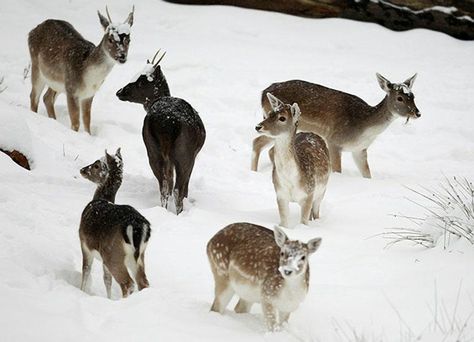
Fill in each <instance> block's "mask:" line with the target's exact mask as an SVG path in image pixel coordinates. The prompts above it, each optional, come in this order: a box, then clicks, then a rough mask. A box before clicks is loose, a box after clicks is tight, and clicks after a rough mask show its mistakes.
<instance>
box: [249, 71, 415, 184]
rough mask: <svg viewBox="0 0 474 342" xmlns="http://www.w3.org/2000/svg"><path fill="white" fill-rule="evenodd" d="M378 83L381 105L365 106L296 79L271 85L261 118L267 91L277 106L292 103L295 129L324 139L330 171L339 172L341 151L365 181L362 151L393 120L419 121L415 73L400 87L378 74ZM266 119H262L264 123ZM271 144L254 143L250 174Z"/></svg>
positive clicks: (260, 139)
mask: <svg viewBox="0 0 474 342" xmlns="http://www.w3.org/2000/svg"><path fill="white" fill-rule="evenodd" d="M376 76H377V81H378V83H379V85H380V87H381V88H382V90H383V91H385V97H384V98H383V100H382V101H381V102H380V103H379V104H377V105H375V106H370V105H369V104H367V103H366V102H365V101H364V100H362V99H361V98H359V97H357V96H355V95H351V94H348V93H344V92H342V91H339V90H335V89H331V88H327V87H324V86H322V85H319V84H314V83H310V82H306V81H301V80H291V81H286V82H281V83H274V84H272V85H270V86H269V87H268V88H266V89H265V90H263V92H262V98H261V104H262V108H263V110H264V113H267V112H268V111H269V110H270V109H271V103H270V101H269V100H268V99H267V97H266V96H265V94H266V93H268V92H271V93H272V94H274V95H275V96H277V97H278V98H280V99H281V100H282V101H285V102H290V101H291V102H297V103H298V104H299V106H300V108H301V112H302V115H301V120H300V123H299V127H298V128H299V130H301V131H307V132H314V133H316V134H318V135H320V136H321V137H323V138H324V139H325V140H326V142H327V144H328V148H329V154H330V159H331V165H332V171H333V172H338V173H341V171H342V168H341V152H342V151H349V152H352V157H353V159H354V161H355V164H356V166H357V168H358V169H359V171H360V173H361V174H362V176H363V177H364V178H371V177H372V176H371V172H370V168H369V164H368V161H367V149H368V148H369V146H370V145H371V144H372V143H373V142H374V140H375V138H377V136H378V135H379V134H380V133H382V132H383V131H384V130H385V129H386V128H387V127H388V126H389V125H390V124H391V123H392V122H393V121H394V120H395V119H396V118H404V119H406V123H408V120H409V119H417V118H419V117H420V116H421V114H420V111H419V110H418V108H417V107H416V105H415V95H414V94H413V92H412V87H413V83H414V81H415V79H416V76H417V74H415V75H413V76H412V77H410V78H408V79H407V80H406V81H404V82H402V83H392V82H390V81H389V80H388V79H386V78H385V77H383V76H382V75H380V74H379V73H377V74H376ZM265 117H266V114H264V118H265ZM272 142H273V139H272V138H271V137H268V136H259V137H257V138H255V139H254V141H253V147H252V148H253V152H252V163H251V170H253V171H257V168H258V160H259V156H260V153H261V151H262V149H263V148H265V147H266V146H268V145H270V144H271V143H272Z"/></svg>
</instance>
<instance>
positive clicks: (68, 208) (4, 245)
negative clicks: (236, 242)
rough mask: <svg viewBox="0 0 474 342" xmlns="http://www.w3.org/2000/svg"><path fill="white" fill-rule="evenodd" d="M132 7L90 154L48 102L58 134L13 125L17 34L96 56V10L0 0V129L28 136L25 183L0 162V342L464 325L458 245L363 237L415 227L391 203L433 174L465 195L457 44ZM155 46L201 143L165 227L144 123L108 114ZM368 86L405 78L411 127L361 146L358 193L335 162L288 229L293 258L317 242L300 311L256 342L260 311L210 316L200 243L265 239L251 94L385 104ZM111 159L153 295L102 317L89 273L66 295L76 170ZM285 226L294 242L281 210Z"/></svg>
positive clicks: (269, 200)
mask: <svg viewBox="0 0 474 342" xmlns="http://www.w3.org/2000/svg"><path fill="white" fill-rule="evenodd" d="M135 5H136V13H135V24H134V26H133V27H132V43H131V47H130V53H129V60H128V62H127V63H126V64H125V65H117V66H115V67H114V69H113V70H112V72H111V74H110V75H109V76H108V78H107V79H106V81H105V83H104V85H103V87H102V88H101V90H100V91H99V93H98V94H97V96H96V97H95V99H94V104H93V108H92V131H93V135H92V136H89V135H88V134H86V133H84V132H83V131H81V132H79V133H75V132H73V131H71V130H70V129H69V124H70V123H69V117H68V114H67V108H66V103H65V97H64V96H60V97H59V99H58V102H57V113H58V120H57V121H54V120H51V119H48V117H47V115H46V111H45V108H44V106H43V104H41V105H40V112H39V114H34V113H31V112H30V111H29V91H30V84H29V79H27V80H26V81H25V80H23V69H24V68H25V67H26V66H27V64H28V62H29V56H28V51H27V45H26V36H27V33H28V31H29V30H31V29H32V28H33V27H34V26H35V25H37V24H38V23H40V22H41V21H43V20H44V19H46V18H60V19H64V20H68V21H70V22H71V23H72V24H73V25H74V26H75V27H76V29H78V30H79V32H81V33H82V34H83V35H84V36H85V37H86V38H87V39H90V40H91V41H93V42H95V43H97V42H98V41H99V40H100V38H101V30H102V29H101V27H100V25H99V21H98V18H97V15H96V10H97V9H100V10H103V9H104V8H105V3H98V2H96V1H92V0H85V1H78V0H70V1H68V2H64V1H60V0H51V1H47V2H43V3H42V4H41V6H40V5H39V3H37V2H36V1H29V0H16V1H14V0H3V1H2V5H1V7H2V10H1V13H0V19H1V22H2V26H3V27H4V29H2V30H0V40H1V41H2V42H3V47H4V48H3V49H1V50H0V75H3V76H4V77H5V81H4V82H5V84H6V85H7V86H8V88H7V89H6V90H5V91H4V92H3V93H1V94H0V112H2V113H6V114H5V115H2V118H3V117H8V115H10V116H11V115H15V116H18V117H20V118H21V119H20V120H22V121H25V122H26V124H27V126H28V127H29V130H30V137H29V138H28V139H29V140H31V141H30V142H29V143H28V146H30V148H31V154H32V157H33V165H32V166H33V170H32V171H31V172H28V171H25V170H23V169H20V168H18V167H17V166H16V165H14V164H13V163H12V162H11V161H10V159H9V158H8V157H6V156H5V155H3V154H0V227H1V228H0V322H1V326H2V334H1V335H2V338H1V339H2V341H30V340H37V341H46V340H48V341H96V340H99V339H101V340H105V341H130V340H133V341H151V340H153V341H222V340H224V339H225V340H226V341H261V340H269V341H324V342H326V341H363V339H361V338H359V339H357V337H355V336H354V331H356V332H357V334H358V335H364V336H366V341H379V340H381V339H383V341H412V340H414V338H413V337H414V336H418V335H419V334H421V336H422V339H421V340H422V341H438V340H439V341H441V340H442V338H444V336H445V334H443V333H441V330H442V328H441V327H442V326H443V327H445V326H448V328H449V326H450V324H451V320H453V322H463V321H464V320H465V319H466V318H467V317H468V316H469V315H470V314H472V313H473V312H474V274H473V272H472V270H473V268H472V260H473V257H474V249H473V248H472V246H467V245H465V244H463V243H461V242H459V243H456V244H454V245H453V246H452V247H451V249H450V250H448V251H444V250H442V248H435V249H431V250H425V249H421V248H414V247H411V246H406V245H398V246H395V247H393V248H391V249H384V246H385V243H386V241H384V240H383V239H381V238H379V237H373V236H374V235H375V234H379V233H381V232H383V231H384V229H386V228H389V227H393V226H400V225H403V224H404V222H401V221H399V220H398V219H396V218H394V217H392V216H390V214H395V213H403V214H406V215H420V209H419V208H417V207H416V206H414V205H413V204H411V203H410V202H409V201H407V200H406V197H407V196H408V197H409V196H412V194H411V193H410V192H409V191H408V190H406V188H405V187H404V186H410V187H416V186H419V185H424V186H431V185H433V184H437V183H438V181H439V180H441V179H442V178H443V175H447V176H452V175H458V176H468V177H471V179H472V176H473V171H474V139H473V136H474V134H473V133H474V132H473V130H474V118H473V113H474V97H473V96H472V94H473V93H474V85H473V82H472V75H474V59H473V58H472V57H473V56H474V45H472V43H470V42H462V41H457V40H454V39H452V38H450V37H448V36H446V35H444V34H440V33H434V32H429V31H426V30H415V31H410V32H404V33H394V32H391V31H388V30H386V29H383V28H381V27H379V26H377V25H373V24H366V23H357V22H352V21H343V20H338V19H328V20H309V19H302V18H296V17H290V16H285V15H281V14H276V13H264V12H258V11H252V10H244V9H237V8H230V7H218V6H215V7H186V6H176V5H172V4H167V3H162V2H160V1H151V0H149V1H137V2H136V3H135ZM109 6H110V10H111V14H112V18H113V19H116V20H119V19H120V20H123V19H125V17H126V15H127V14H128V11H129V10H130V8H131V3H128V2H127V1H122V0H120V1H114V2H113V3H111V2H110V3H109ZM5 28H8V29H5ZM158 48H163V49H165V50H166V51H167V55H166V57H165V59H164V60H163V61H162V68H163V72H164V73H165V75H166V77H167V79H168V82H169V84H170V88H171V92H172V94H173V95H175V96H179V97H182V98H184V99H186V100H187V101H189V102H190V103H191V104H192V105H193V106H194V107H195V108H196V110H198V111H199V113H200V115H201V117H202V120H203V122H204V124H205V125H206V129H207V133H208V135H207V141H206V143H205V145H204V148H203V150H202V151H201V153H200V155H199V157H198V160H197V162H196V166H195V171H194V173H193V175H192V178H191V184H190V197H191V199H190V201H188V202H187V203H186V204H185V211H184V212H183V214H182V215H180V216H179V217H177V216H175V215H174V214H173V213H171V212H167V211H166V210H164V209H162V208H161V207H160V206H159V197H158V185H157V181H156V180H155V178H154V177H153V175H152V172H151V170H150V168H149V166H148V161H147V158H146V152H145V148H144V145H143V142H142V138H141V126H142V121H143V117H144V110H143V108H141V107H140V106H138V105H134V104H130V103H123V102H120V101H119V100H118V99H117V98H116V97H115V92H116V91H117V90H118V89H119V88H120V87H121V86H123V85H125V84H126V83H127V82H128V81H129V80H130V79H131V78H132V77H133V76H134V75H135V74H136V73H137V72H139V71H140V70H142V69H143V67H144V65H145V61H146V59H147V58H151V57H152V56H153V54H154V53H155V51H156V50H157V49H158ZM377 71H378V72H380V73H381V74H383V75H384V76H386V77H387V78H389V79H390V80H392V81H397V82H399V81H402V80H404V79H406V78H408V77H409V76H411V75H412V74H413V73H415V72H418V78H417V80H416V82H415V84H414V92H415V95H416V101H417V105H418V108H419V109H420V111H421V113H422V117H421V118H420V119H419V120H417V121H415V122H413V121H410V123H409V124H408V125H405V124H404V123H403V121H402V120H399V121H396V122H395V123H393V124H392V125H391V126H390V127H389V128H388V130H387V131H386V132H385V133H383V134H382V135H381V136H380V137H379V138H378V139H377V140H376V141H375V143H374V144H373V145H372V147H371V148H370V153H369V159H370V163H371V169H372V174H373V179H372V180H366V179H363V178H361V177H360V175H359V173H358V171H357V170H356V168H355V165H354V164H353V162H352V160H351V158H350V155H344V156H343V158H344V159H343V164H344V166H343V168H344V172H343V174H342V175H332V176H331V179H330V184H329V187H328V191H327V193H326V197H325V199H324V201H323V204H322V211H321V214H322V218H321V220H320V221H318V222H313V223H311V225H310V227H304V226H297V227H296V229H294V230H290V231H288V234H289V236H290V237H292V238H300V239H303V240H308V239H309V238H312V237H315V236H322V237H323V244H322V247H321V249H320V250H319V251H318V252H317V253H316V254H315V255H314V256H313V257H312V259H311V286H310V291H309V293H308V296H307V299H306V301H305V302H304V303H303V304H302V306H301V307H300V308H299V309H298V311H296V312H295V313H294V314H293V315H292V317H291V318H290V324H289V326H288V327H287V329H286V330H285V331H284V332H282V333H278V334H270V335H269V334H265V330H264V325H263V319H262V316H261V314H260V309H259V308H258V307H257V306H255V308H254V309H253V311H252V313H251V314H244V315H237V314H235V313H233V312H231V311H230V310H229V311H228V312H227V313H226V314H225V315H223V316H221V315H218V314H216V313H210V312H209V308H210V305H211V302H212V299H213V281H212V276H211V272H210V270H209V266H208V262H207V258H206V255H205V245H206V243H207V241H208V240H209V238H210V237H211V236H212V235H213V234H214V233H215V232H216V231H217V230H219V229H220V228H222V227H223V226H225V225H226V224H229V223H232V222H237V221H248V222H253V223H257V224H262V225H265V226H267V227H272V226H273V225H274V224H275V223H277V222H278V211H277V208H276V201H275V195H274V191H273V185H272V183H271V168H270V164H269V161H268V157H267V156H266V154H265V156H264V157H263V158H262V163H261V165H262V168H261V169H262V171H260V172H258V173H254V172H251V171H249V168H250V149H251V140H252V139H253V138H254V136H255V135H254V126H255V124H256V123H258V122H259V120H260V119H261V112H260V108H259V97H260V91H261V90H262V89H264V88H265V87H266V86H268V85H269V84H270V83H272V82H274V81H281V80H286V79H293V78H302V79H306V80H310V81H314V82H317V83H321V84H325V85H328V86H331V87H334V88H337V89H342V90H345V91H347V92H351V93H353V94H356V95H358V96H360V97H362V98H363V99H365V100H366V101H367V102H368V103H370V104H375V103H377V102H378V101H380V100H381V99H382V97H383V92H382V90H381V89H380V88H379V86H378V84H377V82H376V79H375V72H377ZM0 132H1V130H0ZM19 140H21V139H19ZM0 141H1V137H0ZM119 146H121V147H122V154H123V158H124V164H125V166H124V168H125V175H124V182H123V185H122V188H121V189H120V190H119V193H118V195H117V203H127V204H131V205H133V206H135V207H136V208H137V209H138V210H139V211H140V212H141V213H143V214H144V215H145V216H146V217H147V218H148V219H149V220H150V222H151V223H152V228H153V233H152V237H151V240H150V244H149V247H148V250H147V259H146V263H147V265H146V267H147V273H148V278H149V280H150V283H151V287H150V288H149V289H146V290H144V291H142V292H140V293H134V294H133V295H132V296H131V297H130V298H128V299H126V300H119V298H120V292H119V288H118V286H116V285H114V286H115V287H114V288H113V297H114V299H116V300H113V301H110V300H108V299H107V298H106V296H105V288H104V285H103V282H102V270H101V267H100V264H99V263H98V262H96V263H95V264H94V269H93V272H92V284H91V287H90V289H89V291H88V293H87V294H86V293H83V292H81V291H80V290H79V288H78V286H79V282H80V268H81V261H82V260H81V253H80V248H79V239H78V234H77V230H78V224H79V218H80V214H81V212H82V209H83V208H84V206H85V205H86V203H87V202H88V201H89V200H90V199H91V198H92V195H93V192H94V186H93V185H92V183H89V182H88V181H86V180H85V179H82V178H81V177H80V175H79V172H78V171H79V168H81V167H83V166H85V165H87V164H89V163H90V162H92V161H94V160H96V159H97V158H99V157H100V156H102V154H103V151H104V149H105V148H107V149H109V150H114V149H115V148H116V147H119ZM291 208H292V210H291V219H290V224H293V225H294V224H296V223H297V220H298V217H299V215H298V207H297V206H292V207H291ZM370 237H373V238H370ZM459 289H460V290H459ZM456 303H457V304H456ZM231 304H232V303H231ZM229 308H230V306H229ZM445 312H446V313H445ZM445 316H446V317H449V318H446V317H445ZM453 317H454V319H453ZM433 321H436V322H437V325H436V326H437V328H436V329H435V330H434V331H433V329H431V328H432V327H433V325H432V324H431V323H432V322H433ZM473 324H474V320H472V319H471V320H470V321H468V325H467V327H466V328H465V330H464V332H463V335H462V336H461V337H462V339H461V341H467V340H469V339H468V338H472V337H474V329H473ZM457 335H458V330H456V333H452V334H450V339H447V340H448V341H454V340H455V339H454V338H455V337H457ZM464 338H465V339H464Z"/></svg>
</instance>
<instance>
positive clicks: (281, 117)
mask: <svg viewBox="0 0 474 342" xmlns="http://www.w3.org/2000/svg"><path fill="white" fill-rule="evenodd" d="M278 120H280V121H281V122H285V121H286V118H285V117H284V116H280V117H279V118H278Z"/></svg>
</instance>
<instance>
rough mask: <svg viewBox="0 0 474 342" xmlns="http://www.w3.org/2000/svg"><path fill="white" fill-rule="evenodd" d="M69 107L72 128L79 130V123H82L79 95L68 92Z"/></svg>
mask: <svg viewBox="0 0 474 342" xmlns="http://www.w3.org/2000/svg"><path fill="white" fill-rule="evenodd" d="M67 109H68V111H69V117H70V119H71V128H72V129H73V130H74V131H76V132H77V131H78V130H79V125H80V122H79V112H80V108H79V101H78V99H77V97H75V96H73V95H71V94H67Z"/></svg>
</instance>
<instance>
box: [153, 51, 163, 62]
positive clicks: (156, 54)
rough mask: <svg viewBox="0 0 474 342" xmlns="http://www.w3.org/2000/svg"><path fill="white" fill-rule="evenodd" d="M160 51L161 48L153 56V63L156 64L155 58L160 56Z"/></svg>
mask: <svg viewBox="0 0 474 342" xmlns="http://www.w3.org/2000/svg"><path fill="white" fill-rule="evenodd" d="M160 51H161V49H158V51H156V53H155V55H154V56H153V59H152V60H151V64H155V58H156V56H158V54H159V53H160Z"/></svg>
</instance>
